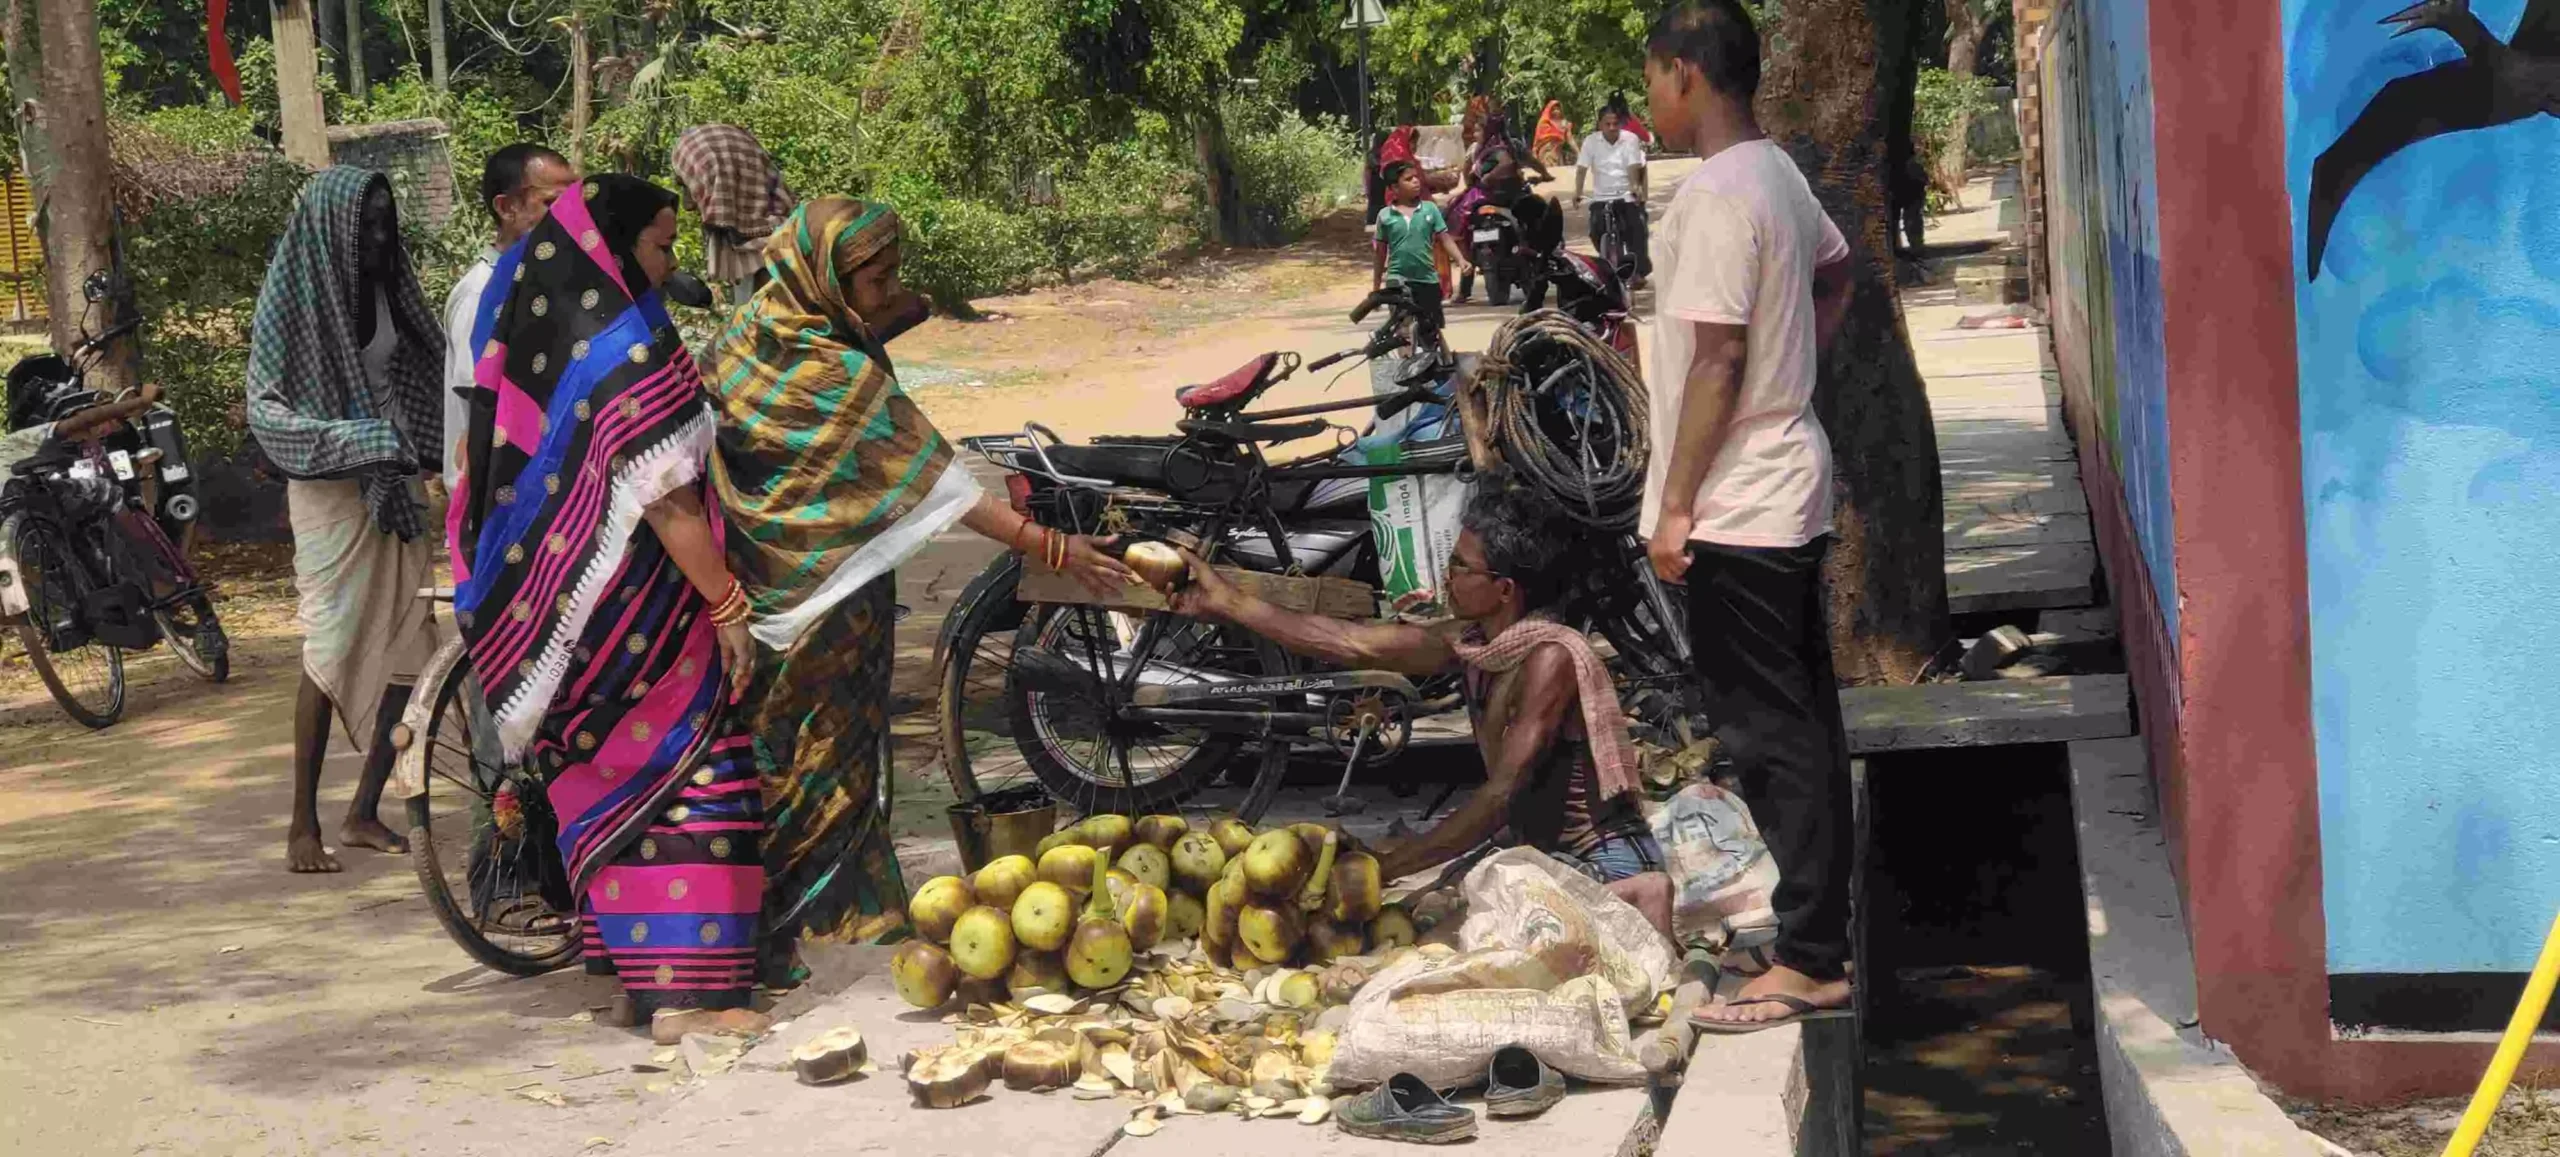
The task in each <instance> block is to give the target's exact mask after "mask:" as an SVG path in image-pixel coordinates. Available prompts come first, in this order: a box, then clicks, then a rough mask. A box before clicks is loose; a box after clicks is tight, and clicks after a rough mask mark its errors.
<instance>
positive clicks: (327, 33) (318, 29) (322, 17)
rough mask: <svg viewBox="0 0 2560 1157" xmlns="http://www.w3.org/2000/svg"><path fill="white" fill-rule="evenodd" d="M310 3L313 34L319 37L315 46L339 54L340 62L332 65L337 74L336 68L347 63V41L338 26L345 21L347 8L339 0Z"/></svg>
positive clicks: (333, 73) (317, 0)
mask: <svg viewBox="0 0 2560 1157" xmlns="http://www.w3.org/2000/svg"><path fill="white" fill-rule="evenodd" d="M310 3H311V34H312V35H313V36H315V37H318V39H317V40H316V41H314V46H315V47H317V48H318V49H320V50H321V51H323V52H335V53H337V54H338V64H337V65H332V66H331V68H332V70H333V72H332V75H336V73H335V72H334V70H335V69H336V68H338V67H340V66H343V65H344V64H345V63H346V56H347V53H346V44H347V41H346V38H345V37H344V36H341V35H339V33H340V32H341V31H342V29H340V28H339V27H338V26H339V25H340V24H342V23H344V22H345V19H344V18H345V13H346V9H345V8H343V7H341V6H340V4H339V2H338V0H310ZM340 91H344V90H343V89H341V90H340Z"/></svg>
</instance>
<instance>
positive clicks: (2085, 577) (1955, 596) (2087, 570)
mask: <svg viewBox="0 0 2560 1157" xmlns="http://www.w3.org/2000/svg"><path fill="white" fill-rule="evenodd" d="M2097 573H2098V548H2097V547H2096V545H2094V544H2092V543H2085V542H2073V543H2056V544H2049V545H2041V546H1991V547H1982V548H1979V549H1966V550H1950V551H1948V552H1947V612H1948V613H1949V614H1957V615H1967V614H1973V613H1976V612H1979V611H2013V610H2042V609H2045V608H2051V607H2085V606H2088V605H2089V604H2090V603H2093V602H2096V601H2097V585H2096V578H2097Z"/></svg>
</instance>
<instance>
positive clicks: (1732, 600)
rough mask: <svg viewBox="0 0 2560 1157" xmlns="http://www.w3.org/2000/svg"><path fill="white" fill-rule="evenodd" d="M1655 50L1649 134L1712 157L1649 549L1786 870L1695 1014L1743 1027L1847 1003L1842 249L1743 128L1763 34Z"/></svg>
mask: <svg viewBox="0 0 2560 1157" xmlns="http://www.w3.org/2000/svg"><path fill="white" fill-rule="evenodd" d="M1645 49H1646V59H1645V81H1646V84H1647V85H1648V87H1649V89H1650V92H1651V95H1652V107H1653V116H1654V130H1655V131H1656V132H1658V133H1660V134H1661V135H1662V139H1663V143H1664V145H1665V146H1666V147H1670V148H1675V149H1687V150H1689V151H1691V152H1694V153H1696V154H1697V156H1698V157H1699V158H1700V161H1699V164H1698V168H1697V171H1696V172H1694V173H1692V174H1691V175H1690V176H1689V177H1688V178H1687V179H1686V180H1684V181H1682V182H1681V184H1680V188H1679V190H1678V191H1677V192H1676V193H1674V194H1673V196H1672V198H1671V204H1670V206H1669V208H1668V209H1666V210H1665V212H1664V213H1663V218H1662V245H1661V247H1660V248H1659V250H1658V251H1657V252H1656V253H1655V254H1654V266H1655V270H1656V277H1655V283H1654V285H1655V294H1656V298H1655V317H1654V337H1653V341H1652V348H1651V350H1650V352H1651V354H1652V355H1653V356H1652V359H1651V364H1650V366H1649V367H1648V369H1649V372H1648V374H1647V385H1648V386H1649V387H1650V388H1651V390H1652V393H1653V397H1654V399H1655V407H1654V412H1653V416H1652V423H1653V450H1654V452H1653V457H1652V460H1651V464H1650V466H1649V468H1648V470H1647V475H1646V479H1645V507H1644V510H1645V513H1644V518H1643V533H1644V534H1645V535H1646V537H1647V538H1648V539H1649V540H1650V553H1651V555H1652V559H1653V565H1654V569H1655V570H1656V572H1658V573H1659V574H1660V575H1661V576H1662V577H1663V578H1664V579H1666V580H1671V581H1685V582H1686V583H1687V584H1688V588H1689V591H1688V594H1689V633H1690V638H1691V640H1692V645H1691V650H1692V652H1693V653H1694V655H1695V661H1696V663H1697V665H1698V680H1699V684H1700V686H1701V687H1702V688H1703V690H1704V691H1705V693H1706V702H1705V707H1706V710H1707V715H1708V717H1709V718H1710V719H1713V720H1715V721H1716V735H1717V738H1718V739H1719V740H1721V741H1722V742H1723V744H1724V747H1725V749H1726V751H1728V752H1729V753H1731V755H1732V757H1733V761H1734V764H1735V770H1736V772H1738V773H1739V776H1740V778H1741V780H1742V788H1743V798H1744V800H1745V801H1746V802H1747V803H1749V804H1750V806H1751V813H1752V818H1753V819H1754V820H1756V821H1757V822H1758V824H1759V826H1760V830H1761V833H1762V835H1763V836H1765V837H1766V838H1767V840H1768V843H1769V854H1770V856H1771V858H1772V859H1773V860H1775V861H1776V863H1777V866H1778V874H1779V884H1778V888H1777V890H1776V893H1775V894H1774V895H1773V896H1772V897H1771V904H1770V906H1771V907H1772V908H1774V909H1775V910H1776V912H1777V916H1778V924H1779V933H1778V942H1777V945H1776V951H1775V953H1774V956H1775V959H1776V965H1775V966H1774V967H1772V968H1771V969H1770V970H1769V971H1768V972H1767V973H1766V974H1764V975H1762V976H1759V977H1757V978H1754V979H1753V980H1752V981H1751V982H1750V983H1749V984H1747V985H1745V986H1744V987H1743V989H1742V991H1741V992H1739V993H1737V994H1736V995H1735V997H1734V998H1733V1000H1731V1001H1729V1002H1724V1003H1719V1004H1717V1005H1714V1006H1712V1007H1710V1008H1707V1009H1702V1010H1700V1012H1699V1013H1698V1014H1697V1017H1696V1022H1697V1024H1698V1025H1699V1027H1701V1028H1704V1029H1707V1030H1709V1031H1716V1032H1749V1031H1754V1030H1756V1029H1761V1028H1766V1027H1769V1026H1771V1025H1773V1024H1782V1023H1786V1022H1788V1021H1793V1020H1801V1019H1805V1018H1806V1017H1808V1016H1826V1015H1839V1014H1840V1013H1841V1012H1842V1011H1843V1010H1846V1009H1847V1008H1848V1007H1849V1004H1850V996H1851V993H1850V988H1849V978H1848V976H1847V965H1848V963H1849V948H1850V944H1849V873H1850V863H1851V848H1850V840H1851V838H1852V833H1851V828H1850V817H1849V761H1848V745H1847V742H1846V741H1845V740H1844V739H1843V737H1842V735H1841V726H1840V699H1839V693H1838V689H1837V686H1836V684H1835V681H1834V679H1833V677H1832V671H1831V642H1830V626H1829V623H1828V621H1827V620H1828V617H1829V616H1828V614H1827V613H1826V611H1825V607H1824V603H1823V594H1822V558H1823V554H1824V552H1825V551H1826V550H1827V549H1828V548H1829V546H1830V541H1831V539H1830V532H1831V513H1832V497H1831V445H1830V442H1829V440H1828V439H1827V438H1826V437H1825V436H1824V435H1823V431H1822V423H1821V421H1820V420H1819V419H1817V418H1816V417H1815V416H1814V407H1813V387H1814V356H1815V352H1816V351H1817V350H1818V349H1820V348H1821V347H1822V345H1823V344H1824V343H1826V342H1827V341H1828V340H1829V338H1830V336H1831V335H1832V333H1833V332H1834V331H1836V330H1837V329H1838V327H1839V323H1840V319H1841V318H1842V316H1843V315H1844V314H1845V312H1846V310H1847V306H1848V300H1849V289H1850V284H1851V266H1850V263H1849V257H1850V253H1849V247H1848V244H1847V242H1846V241H1845V240H1843V239H1842V237H1841V235H1840V230H1839V229H1838V228H1837V227H1836V226H1834V225H1833V224H1832V223H1831V218H1830V217H1829V216H1828V215H1826V214H1825V213H1824V212H1823V210H1822V206H1821V204H1820V203H1819V202H1817V201H1815V200H1814V197H1813V191H1812V189H1811V188H1809V187H1808V186H1807V185H1806V184H1805V180H1804V175H1803V174H1802V173H1800V172H1798V171H1797V169H1796V166H1795V163H1794V162H1793V161H1791V160H1789V159H1788V157H1787V155H1786V153H1785V152H1783V151H1781V150H1780V149H1779V148H1778V147H1777V146H1776V145H1775V144H1773V143H1771V142H1770V141H1769V140H1768V138H1767V137H1766V136H1764V135H1763V134H1762V133H1761V131H1760V126H1759V124H1758V122H1757V121H1755V120H1754V119H1753V118H1752V114H1751V98H1752V94H1753V92H1754V90H1756V89H1757V88H1758V87H1759V84H1760V37H1759V33H1758V32H1757V31H1756V30H1755V29H1753V27H1752V24H1751V18H1750V16H1748V15H1747V14H1745V13H1744V12H1743V10H1742V8H1741V6H1740V5H1739V4H1738V3H1736V2H1735V0H1695V2H1693V3H1692V4H1690V5H1687V6H1684V7H1678V8H1674V9H1673V10H1672V11H1670V12H1668V13H1666V14H1664V16H1663V17H1662V18H1661V19H1660V20H1659V21H1657V22H1656V23H1655V24H1654V26H1653V31H1652V34H1651V35H1650V36H1649V37H1648V38H1647V40H1646V44H1645Z"/></svg>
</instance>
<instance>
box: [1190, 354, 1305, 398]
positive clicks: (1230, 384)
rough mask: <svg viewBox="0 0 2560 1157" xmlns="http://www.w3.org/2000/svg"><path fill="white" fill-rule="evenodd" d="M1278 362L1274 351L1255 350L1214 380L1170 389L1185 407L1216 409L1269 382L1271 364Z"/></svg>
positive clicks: (1277, 355) (1278, 359)
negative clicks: (1252, 355) (1238, 364)
mask: <svg viewBox="0 0 2560 1157" xmlns="http://www.w3.org/2000/svg"><path fill="white" fill-rule="evenodd" d="M1279 363H1280V355H1279V354H1277V353H1267V354H1257V355H1255V356H1254V358H1253V360H1252V361H1249V362H1246V363H1245V364H1243V365H1240V366H1237V367H1236V368H1235V369H1233V370H1230V371H1228V372H1227V373H1226V374H1225V375H1224V376H1222V377H1219V378H1217V379H1216V380H1214V381H1206V382H1201V383H1199V384H1197V385H1189V386H1184V387H1182V388H1181V389H1179V390H1175V391H1174V392H1173V400H1174V401H1176V402H1180V403H1182V408H1183V409H1186V410H1216V409H1223V408H1226V407H1230V406H1241V405H1243V404H1245V403H1246V402H1248V401H1251V400H1252V399H1253V396H1254V395H1255V394H1259V393H1261V392H1262V391H1263V389H1264V388H1265V387H1268V386H1269V385H1270V384H1271V370H1272V367H1274V366H1276V365H1278V364H1279Z"/></svg>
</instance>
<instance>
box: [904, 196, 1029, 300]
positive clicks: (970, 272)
mask: <svg viewBox="0 0 2560 1157" xmlns="http://www.w3.org/2000/svg"><path fill="white" fill-rule="evenodd" d="M889 203H890V204H892V205H895V206H896V207H897V209H898V216H899V219H900V220H901V221H903V222H904V223H905V225H906V239H905V242H904V250H903V252H904V265H903V267H902V275H903V278H904V280H905V281H906V282H907V283H908V284H909V285H912V286H915V287H916V288H917V289H918V290H921V291H922V292H924V293H925V294H927V295H929V296H931V297H932V298H933V299H934V301H935V302H937V303H939V304H941V305H943V306H944V307H946V308H953V309H957V308H961V307H963V306H965V305H966V304H967V303H968V301H969V299H970V298H973V297H987V296H991V295H994V294H998V293H1003V292H1005V291H1006V290H1009V289H1013V288H1017V287H1020V286H1023V285H1026V284H1028V283H1029V282H1030V281H1031V279H1032V278H1033V277H1034V276H1035V275H1037V274H1038V272H1039V270H1040V246H1039V243H1038V240H1037V238H1036V237H1035V236H1034V235H1033V226H1032V224H1031V222H1030V220H1029V219H1027V218H1025V217H1023V216H1021V215H1019V214H1013V213H1007V212H1005V211H1004V210H1003V209H1002V208H1000V207H998V206H995V205H990V204H987V203H986V202H983V201H967V200H960V199H956V198H952V199H945V198H934V197H929V196H917V197H907V198H901V197H898V196H895V195H894V194H893V195H891V196H890V198H889Z"/></svg>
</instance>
